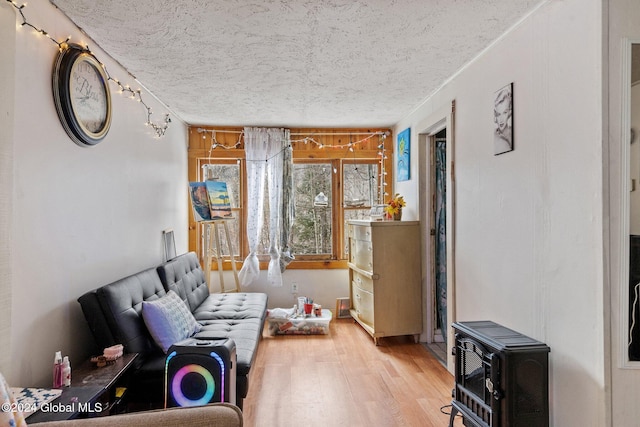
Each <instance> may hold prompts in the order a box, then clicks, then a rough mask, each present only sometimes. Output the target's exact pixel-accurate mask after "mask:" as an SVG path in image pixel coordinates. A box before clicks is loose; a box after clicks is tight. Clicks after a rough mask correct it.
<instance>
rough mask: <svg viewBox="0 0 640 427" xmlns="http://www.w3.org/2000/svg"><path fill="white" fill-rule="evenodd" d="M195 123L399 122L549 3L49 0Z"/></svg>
mask: <svg viewBox="0 0 640 427" xmlns="http://www.w3.org/2000/svg"><path fill="white" fill-rule="evenodd" d="M51 2H52V3H53V4H55V5H56V6H57V7H59V8H60V10H62V11H63V12H64V13H65V14H66V15H67V16H69V17H70V18H71V19H72V20H73V21H74V22H75V23H76V24H77V25H78V27H80V28H82V29H83V30H84V31H85V33H86V34H87V35H88V36H89V37H91V38H92V39H93V40H94V42H95V43H97V44H98V45H99V46H100V47H101V48H102V49H103V50H105V51H106V52H107V53H109V54H110V55H111V56H112V57H113V58H114V59H116V60H117V61H118V62H119V63H120V64H122V65H123V66H124V67H125V68H127V70H128V71H129V72H130V73H132V74H133V75H134V76H135V77H136V78H137V79H138V81H139V82H140V83H141V84H142V85H144V86H145V87H146V88H147V89H149V90H150V91H151V92H152V93H153V94H154V95H155V96H157V97H158V98H159V99H160V100H161V101H163V102H164V103H165V104H167V105H168V106H169V107H170V108H171V109H172V110H173V111H174V112H175V113H176V114H177V115H179V116H180V118H182V119H183V120H184V121H185V122H187V123H189V124H194V125H207V124H212V125H231V126H244V125H256V126H287V127H351V126H354V127H369V126H371V127H373V126H391V125H393V124H395V123H396V122H398V121H399V120H400V119H401V118H402V117H403V116H405V115H406V114H408V113H410V112H411V111H412V110H413V109H415V108H416V107H417V106H418V105H419V104H420V103H421V102H422V101H423V100H425V99H426V98H427V97H428V96H429V95H430V94H431V93H433V92H434V91H435V90H436V89H437V88H438V87H439V86H441V85H442V83H443V82H444V81H445V80H446V79H447V78H448V77H450V76H451V75H453V74H454V73H455V72H456V71H457V70H459V69H460V68H461V67H462V66H463V65H464V64H466V63H467V62H469V61H470V60H471V59H473V58H474V57H475V56H476V55H477V54H478V53H479V52H481V51H482V50H483V49H484V48H485V47H487V46H488V45H489V44H490V43H491V42H492V41H493V40H495V39H496V38H497V37H498V36H500V35H501V34H502V33H504V32H505V31H506V30H507V29H508V28H509V27H510V26H512V25H513V24H514V23H515V22H516V21H517V20H518V19H520V18H521V17H523V16H524V15H525V14H526V13H528V12H529V11H531V10H532V9H534V8H535V7H536V6H537V5H538V4H540V3H542V2H543V1H542V0H262V1H261V0H210V1H209V0H171V1H168V0H163V1H158V0H136V1H131V0H102V1H95V0H51Z"/></svg>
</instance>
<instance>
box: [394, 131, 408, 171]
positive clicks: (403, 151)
mask: <svg viewBox="0 0 640 427" xmlns="http://www.w3.org/2000/svg"><path fill="white" fill-rule="evenodd" d="M396 155H397V157H398V181H408V180H409V179H410V178H411V175H410V173H411V172H410V169H409V166H410V165H409V161H410V158H411V128H407V129H405V130H403V131H402V132H400V133H399V134H398V151H397V152H396Z"/></svg>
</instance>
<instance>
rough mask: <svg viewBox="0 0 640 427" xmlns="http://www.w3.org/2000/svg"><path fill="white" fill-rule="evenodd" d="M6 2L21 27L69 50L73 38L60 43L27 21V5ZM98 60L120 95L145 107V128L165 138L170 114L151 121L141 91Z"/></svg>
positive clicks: (10, 0) (9, 0) (87, 47)
mask: <svg viewBox="0 0 640 427" xmlns="http://www.w3.org/2000/svg"><path fill="white" fill-rule="evenodd" d="M6 2H7V3H10V4H11V5H12V6H13V8H14V9H15V10H16V11H17V12H18V13H19V14H20V17H21V18H22V24H21V25H20V26H21V27H29V28H31V29H33V31H34V33H35V34H36V35H39V36H44V37H46V38H47V39H49V40H50V41H51V42H53V43H54V44H56V45H57V46H58V49H59V50H60V51H61V52H62V51H64V50H65V49H67V48H68V46H69V41H70V40H71V36H69V37H67V38H66V39H65V40H64V41H62V42H61V41H58V40H57V39H56V38H54V37H53V36H51V35H50V34H49V33H48V32H47V31H45V30H44V29H42V28H40V27H37V26H35V25H34V24H32V23H31V22H29V21H28V20H27V17H26V15H25V14H24V8H25V7H26V6H27V5H26V3H24V4H21V5H19V4H18V3H16V2H15V0H6ZM84 49H85V50H86V51H87V52H88V53H91V54H92V55H93V52H91V50H90V49H89V46H87V45H85V46H84ZM93 56H94V57H95V55H93ZM96 60H97V61H98V62H99V63H100V65H101V66H102V69H103V70H104V72H105V73H106V75H107V80H109V81H112V82H114V83H115V84H116V85H117V86H118V88H119V90H118V93H120V94H125V95H128V98H129V99H132V100H134V101H137V102H139V103H140V104H141V105H142V106H144V108H145V109H146V113H147V120H146V122H145V126H149V127H150V128H151V129H153V132H154V133H155V135H156V136H157V137H158V138H160V137H162V136H164V135H165V133H166V131H167V129H168V128H169V123H171V117H170V116H169V114H165V116H164V120H163V121H162V122H161V124H157V123H154V122H153V121H152V120H151V116H152V115H153V110H152V108H151V107H150V106H149V105H148V104H147V103H146V102H145V101H144V99H143V98H142V91H141V89H133V88H131V87H130V86H129V85H126V84H123V83H121V82H120V81H119V80H118V79H116V78H114V77H113V76H111V74H110V73H109V71H108V70H107V67H106V65H105V64H104V63H103V62H102V61H100V60H98V59H97V58H96Z"/></svg>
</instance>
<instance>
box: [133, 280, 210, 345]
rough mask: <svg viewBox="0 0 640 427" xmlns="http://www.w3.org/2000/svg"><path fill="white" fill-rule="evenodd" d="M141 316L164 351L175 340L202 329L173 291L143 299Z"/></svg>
mask: <svg viewBox="0 0 640 427" xmlns="http://www.w3.org/2000/svg"><path fill="white" fill-rule="evenodd" d="M142 318H143V319H144V323H145V325H147V329H149V332H150V333H151V336H152V337H153V340H154V341H155V342H156V344H158V346H159V347H160V348H161V349H162V351H164V352H165V353H166V352H167V350H168V349H169V347H171V346H172V345H173V344H175V343H176V342H178V341H182V340H184V339H186V338H189V337H190V336H192V335H193V334H195V333H196V332H199V331H200V329H202V325H200V324H199V323H198V322H197V321H196V319H195V317H193V314H191V312H190V311H189V309H188V308H187V305H186V304H185V302H184V301H182V299H181V298H180V297H179V296H178V294H176V293H175V292H174V291H169V292H167V294H166V295H165V296H163V297H162V298H159V299H157V300H154V301H143V302H142Z"/></svg>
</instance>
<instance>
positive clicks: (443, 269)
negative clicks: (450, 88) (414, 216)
mask: <svg viewBox="0 0 640 427" xmlns="http://www.w3.org/2000/svg"><path fill="white" fill-rule="evenodd" d="M427 141H428V142H427V143H428V145H429V147H428V148H429V169H428V170H429V177H428V181H429V194H430V197H429V199H430V201H431V203H430V206H429V214H428V218H429V237H428V241H429V251H428V257H429V264H431V265H432V268H431V269H430V272H429V275H430V277H429V282H430V283H431V286H429V297H428V298H427V301H428V307H427V316H428V319H427V322H426V323H427V325H428V327H429V332H428V336H429V337H431V339H430V342H429V343H428V345H427V347H428V348H429V350H431V351H432V352H433V353H434V354H435V355H436V357H438V359H440V361H441V362H443V363H446V361H447V356H446V355H447V333H446V330H447V181H446V177H447V129H446V128H444V129H441V130H440V131H438V132H437V133H436V134H434V135H429V137H428V140H427Z"/></svg>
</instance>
